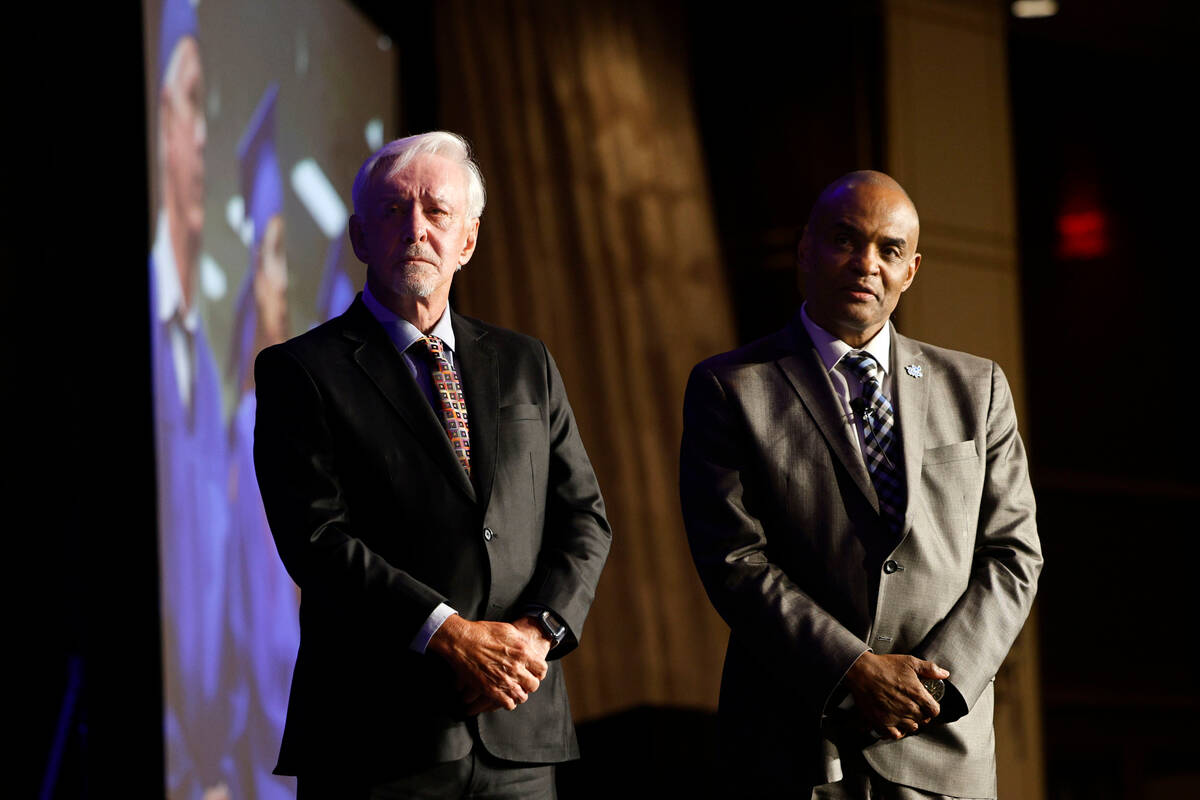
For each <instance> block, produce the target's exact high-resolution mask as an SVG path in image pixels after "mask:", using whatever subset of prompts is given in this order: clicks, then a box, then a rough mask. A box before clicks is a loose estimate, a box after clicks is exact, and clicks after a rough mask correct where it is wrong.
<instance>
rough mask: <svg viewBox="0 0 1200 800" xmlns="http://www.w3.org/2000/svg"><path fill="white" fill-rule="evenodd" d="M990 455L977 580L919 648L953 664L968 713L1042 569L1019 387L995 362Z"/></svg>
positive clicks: (1004, 651) (1016, 628) (1013, 633)
mask: <svg viewBox="0 0 1200 800" xmlns="http://www.w3.org/2000/svg"><path fill="white" fill-rule="evenodd" d="M985 459H986V462H985V467H984V470H985V471H984V482H983V493H982V498H981V501H980V507H979V521H978V525H977V527H976V535H975V556H974V559H973V561H972V564H971V577H970V581H969V583H968V585H967V589H966V591H964V592H963V594H962V596H960V597H959V599H958V602H957V603H955V605H954V607H953V608H952V609H951V611H950V613H949V614H947V615H946V617H945V619H944V620H942V622H941V623H940V624H939V625H938V626H937V627H935V628H934V629H933V631H931V633H930V635H929V636H928V637H927V638H926V640H925V642H924V643H923V644H922V645H921V647H920V648H919V652H920V654H921V655H922V656H923V657H924V658H928V659H930V660H932V661H935V662H936V663H937V664H939V665H940V666H942V667H945V668H946V669H948V670H950V680H951V681H952V683H953V685H954V687H955V688H957V689H958V691H959V693H960V694H961V695H962V699H963V701H964V702H965V704H966V708H962V709H960V712H961V713H966V711H967V710H968V709H970V708H971V707H973V706H974V704H975V701H976V700H978V699H979V696H980V695H981V694H982V693H983V690H984V689H985V688H987V685H988V682H989V681H991V679H992V678H993V677H994V676H995V674H996V672H997V671H998V670H999V669H1000V665H1001V664H1002V663H1003V662H1004V659H1005V657H1006V656H1007V655H1008V651H1009V649H1010V648H1011V647H1012V644H1013V642H1014V641H1015V640H1016V638H1017V634H1019V633H1020V632H1021V627H1022V626H1023V625H1024V623H1025V618H1026V617H1027V616H1028V615H1029V609H1030V607H1031V606H1032V605H1033V598H1034V595H1035V593H1036V592H1037V582H1038V575H1039V574H1040V572H1041V569H1042V550H1041V543H1040V541H1039V539H1038V533H1037V522H1036V519H1035V505H1034V499H1033V489H1032V487H1031V486H1030V484H1029V468H1028V464H1027V462H1026V459H1025V447H1024V445H1023V444H1022V443H1021V437H1020V434H1018V432H1017V417H1016V413H1015V411H1014V409H1013V401H1012V393H1011V392H1010V391H1009V388H1008V382H1007V381H1006V380H1005V378H1004V373H1003V372H1002V371H1001V369H1000V367H999V366H997V365H995V364H993V365H992V382H991V398H990V403H989V407H988V415H987V448H986V453H985ZM945 721H947V722H949V721H952V720H951V719H947V720H945Z"/></svg>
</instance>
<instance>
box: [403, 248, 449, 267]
mask: <svg viewBox="0 0 1200 800" xmlns="http://www.w3.org/2000/svg"><path fill="white" fill-rule="evenodd" d="M403 258H405V259H420V260H421V261H428V262H429V263H430V264H433V265H434V266H441V263H442V260H441V259H440V258H438V257H437V253H435V252H433V250H432V248H429V247H424V246H422V245H420V244H416V243H414V244H410V245H409V246H408V247H406V248H404V255H403Z"/></svg>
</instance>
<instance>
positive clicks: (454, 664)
mask: <svg viewBox="0 0 1200 800" xmlns="http://www.w3.org/2000/svg"><path fill="white" fill-rule="evenodd" d="M428 649H429V650H431V651H433V652H435V653H437V654H438V655H439V656H441V657H442V658H444V659H445V660H446V662H447V663H448V664H449V665H450V669H451V670H452V671H453V672H454V675H455V678H456V679H457V683H456V685H457V688H458V691H459V694H460V695H461V697H462V701H463V705H464V706H465V707H466V713H467V714H468V715H471V716H473V715H475V714H480V713H482V712H485V711H493V710H495V709H499V708H506V709H508V710H509V711H511V710H513V709H514V708H516V707H517V706H518V705H519V704H521V703H524V702H525V701H526V700H528V699H529V695H531V694H533V693H534V692H536V691H537V690H538V687H539V686H540V685H541V682H542V679H543V678H545V677H546V672H547V669H548V667H547V666H546V654H547V653H549V652H550V640H549V639H547V638H546V637H545V636H543V635H542V632H541V630H540V629H539V628H538V627H537V626H536V625H535V624H534V623H533V621H532V620H531V619H529V618H528V617H521V618H520V619H517V620H516V621H515V622H472V621H470V620H467V619H463V618H462V617H461V616H459V615H457V614H455V615H453V616H451V617H450V618H448V619H447V620H446V621H445V622H444V623H442V627H441V628H439V629H438V631H437V633H435V634H434V635H433V638H432V639H430V640H429V648H428Z"/></svg>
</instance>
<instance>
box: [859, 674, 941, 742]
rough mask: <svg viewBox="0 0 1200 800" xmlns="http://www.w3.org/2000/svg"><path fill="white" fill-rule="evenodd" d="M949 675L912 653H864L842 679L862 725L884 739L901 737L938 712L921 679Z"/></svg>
mask: <svg viewBox="0 0 1200 800" xmlns="http://www.w3.org/2000/svg"><path fill="white" fill-rule="evenodd" d="M949 677H950V672H949V671H948V670H944V669H942V668H941V667H939V666H938V665H937V664H935V663H933V662H932V661H924V660H922V659H919V658H917V657H916V656H907V655H883V656H881V655H876V654H875V653H870V652H868V653H863V654H862V655H861V656H859V658H858V660H857V661H855V662H854V665H853V666H852V667H850V670H849V671H848V672H847V673H846V677H845V681H844V682H845V684H846V686H847V687H848V688H849V689H850V693H851V694H852V695H853V696H854V705H855V706H856V707H857V708H858V711H859V713H860V714H862V717H863V721H864V722H865V723H866V725H867V726H868V727H869V728H871V729H872V730H874V731H876V732H877V733H879V734H880V735H882V736H883V737H884V738H890V739H901V738H903V737H905V736H907V735H909V734H912V733H916V732H917V731H918V730H920V729H921V727H922V726H925V725H928V724H929V723H930V722H931V721H932V720H933V719H934V718H935V717H937V715H938V714H940V713H941V710H942V709H941V706H939V705H938V702H937V701H936V700H934V699H933V697H932V696H930V694H929V692H927V691H926V690H925V687H924V686H922V685H921V680H922V679H924V678H941V679H943V680H945V679H946V678H949Z"/></svg>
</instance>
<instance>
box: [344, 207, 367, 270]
mask: <svg viewBox="0 0 1200 800" xmlns="http://www.w3.org/2000/svg"><path fill="white" fill-rule="evenodd" d="M349 229H350V246H351V247H352V248H354V255H355V256H356V257H357V258H358V260H359V261H361V262H362V263H364V264H368V265H369V264H370V263H371V262H370V260H369V259H370V253H369V251H368V250H367V237H366V234H365V233H364V232H363V226H362V220H361V219H359V216H358V214H352V215H351V216H350V225H349Z"/></svg>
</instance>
